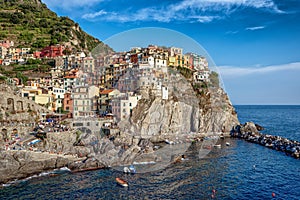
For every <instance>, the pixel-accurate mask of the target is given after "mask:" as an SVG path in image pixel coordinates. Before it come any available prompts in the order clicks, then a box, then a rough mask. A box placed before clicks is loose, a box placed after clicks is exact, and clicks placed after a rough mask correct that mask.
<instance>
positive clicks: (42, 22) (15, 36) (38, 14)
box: [0, 0, 112, 52]
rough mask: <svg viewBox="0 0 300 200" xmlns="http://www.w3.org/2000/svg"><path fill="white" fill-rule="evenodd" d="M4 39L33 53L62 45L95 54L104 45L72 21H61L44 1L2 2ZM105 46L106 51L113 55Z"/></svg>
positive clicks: (0, 21) (0, 24) (1, 36)
mask: <svg viewBox="0 0 300 200" xmlns="http://www.w3.org/2000/svg"><path fill="white" fill-rule="evenodd" d="M4 39H9V40H12V41H14V42H15V46H17V47H31V48H33V49H40V48H43V47H45V46H49V45H53V44H58V43H59V44H65V45H67V46H69V47H72V48H73V49H74V50H75V49H77V50H84V51H91V50H92V49H93V48H94V47H96V46H97V45H98V44H101V43H102V42H101V41H99V40H98V39H96V38H94V37H92V36H90V35H88V34H87V33H85V32H84V31H82V29H81V28H80V27H79V25H78V23H75V22H74V21H73V20H71V19H69V18H68V17H58V16H57V15H56V13H54V12H52V11H51V10H49V9H48V8H47V6H46V5H45V4H44V3H42V2H41V0H0V40H4ZM102 46H103V48H104V51H106V52H109V51H112V49H111V48H110V47H108V46H107V45H102Z"/></svg>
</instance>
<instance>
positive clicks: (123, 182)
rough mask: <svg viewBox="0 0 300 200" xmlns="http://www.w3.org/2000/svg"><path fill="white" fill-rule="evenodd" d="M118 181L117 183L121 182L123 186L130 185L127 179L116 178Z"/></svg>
mask: <svg viewBox="0 0 300 200" xmlns="http://www.w3.org/2000/svg"><path fill="white" fill-rule="evenodd" d="M116 181H117V183H118V184H119V185H121V186H123V187H128V183H127V181H125V180H123V179H121V178H118V177H117V178H116Z"/></svg>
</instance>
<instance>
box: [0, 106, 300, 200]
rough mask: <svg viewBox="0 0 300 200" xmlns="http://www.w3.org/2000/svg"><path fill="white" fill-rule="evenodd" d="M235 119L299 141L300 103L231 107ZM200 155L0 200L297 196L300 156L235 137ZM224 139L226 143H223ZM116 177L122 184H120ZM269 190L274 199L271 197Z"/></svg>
mask: <svg viewBox="0 0 300 200" xmlns="http://www.w3.org/2000/svg"><path fill="white" fill-rule="evenodd" d="M236 110H237V112H238V116H239V119H240V122H241V123H244V122H246V121H253V122H255V123H257V124H260V125H261V126H263V127H265V130H264V132H266V133H269V134H272V135H281V136H284V137H287V138H289V139H295V140H298V141H299V140H300V123H299V122H300V106H236ZM220 142H221V144H222V148H221V149H218V148H214V149H212V151H211V152H210V153H209V154H208V155H207V156H206V157H205V158H202V159H200V158H198V157H197V148H196V147H191V148H190V149H189V151H188V152H187V156H188V157H189V160H187V161H185V162H182V163H178V164H173V165H170V166H168V167H167V168H166V169H163V170H160V171H156V172H152V173H146V174H135V175H124V174H123V173H122V172H119V171H115V170H113V169H107V170H96V171H86V172H80V173H62V174H61V175H59V176H54V177H39V178H33V179H30V180H27V181H23V182H20V183H18V184H15V185H11V186H8V187H3V188H0V199H212V196H211V195H212V190H213V189H215V190H216V193H215V196H214V199H288V200H290V199H300V160H299V159H298V160H297V159H294V158H292V157H289V156H286V155H285V154H284V153H282V152H278V151H275V150H272V149H268V148H265V147H263V146H260V145H257V144H253V143H248V142H246V141H243V140H239V139H230V138H228V139H225V140H222V141H220ZM225 142H230V144H231V145H230V146H226V145H225ZM115 177H122V178H124V179H126V180H127V181H128V183H129V187H128V188H123V187H120V186H118V185H117V184H116V182H115ZM272 193H274V194H275V197H272Z"/></svg>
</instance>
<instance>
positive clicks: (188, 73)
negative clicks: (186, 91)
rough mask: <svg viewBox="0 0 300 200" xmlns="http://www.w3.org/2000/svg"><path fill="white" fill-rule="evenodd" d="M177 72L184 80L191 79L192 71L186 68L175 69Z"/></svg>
mask: <svg viewBox="0 0 300 200" xmlns="http://www.w3.org/2000/svg"><path fill="white" fill-rule="evenodd" d="M177 71H179V72H180V73H181V74H182V75H183V76H184V77H185V78H186V79H191V78H192V77H193V72H192V70H190V69H188V68H186V67H177Z"/></svg>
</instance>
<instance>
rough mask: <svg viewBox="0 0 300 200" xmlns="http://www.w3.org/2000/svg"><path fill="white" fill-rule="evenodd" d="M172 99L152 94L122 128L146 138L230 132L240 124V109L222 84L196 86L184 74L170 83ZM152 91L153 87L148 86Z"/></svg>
mask: <svg viewBox="0 0 300 200" xmlns="http://www.w3.org/2000/svg"><path fill="white" fill-rule="evenodd" d="M166 86H167V88H168V90H169V98H168V99H167V100H164V99H162V98H161V96H156V95H149V96H148V97H144V98H143V99H141V100H140V101H139V103H138V105H137V107H136V108H135V109H134V110H133V112H132V116H131V117H130V118H129V119H128V120H127V121H123V122H121V123H120V127H121V131H123V132H125V133H129V134H132V135H140V136H141V137H144V138H153V137H156V138H160V139H159V140H161V139H165V138H170V137H171V138H172V137H177V136H180V135H181V134H185V133H190V132H197V133H199V132H200V133H207V132H226V133H229V131H230V130H231V128H232V127H233V126H234V125H237V124H239V122H238V119H237V115H236V112H235V110H234V108H233V106H232V104H231V102H230V100H229V98H228V96H227V95H226V93H225V92H224V91H223V89H222V88H220V87H206V88H205V87H204V88H200V89H196V88H195V87H193V86H192V83H191V82H190V81H187V80H186V79H185V78H184V77H183V76H181V75H180V74H177V75H175V74H173V75H170V79H169V81H168V82H167V83H166ZM146 93H148V94H152V93H153V90H152V89H148V92H146Z"/></svg>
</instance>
